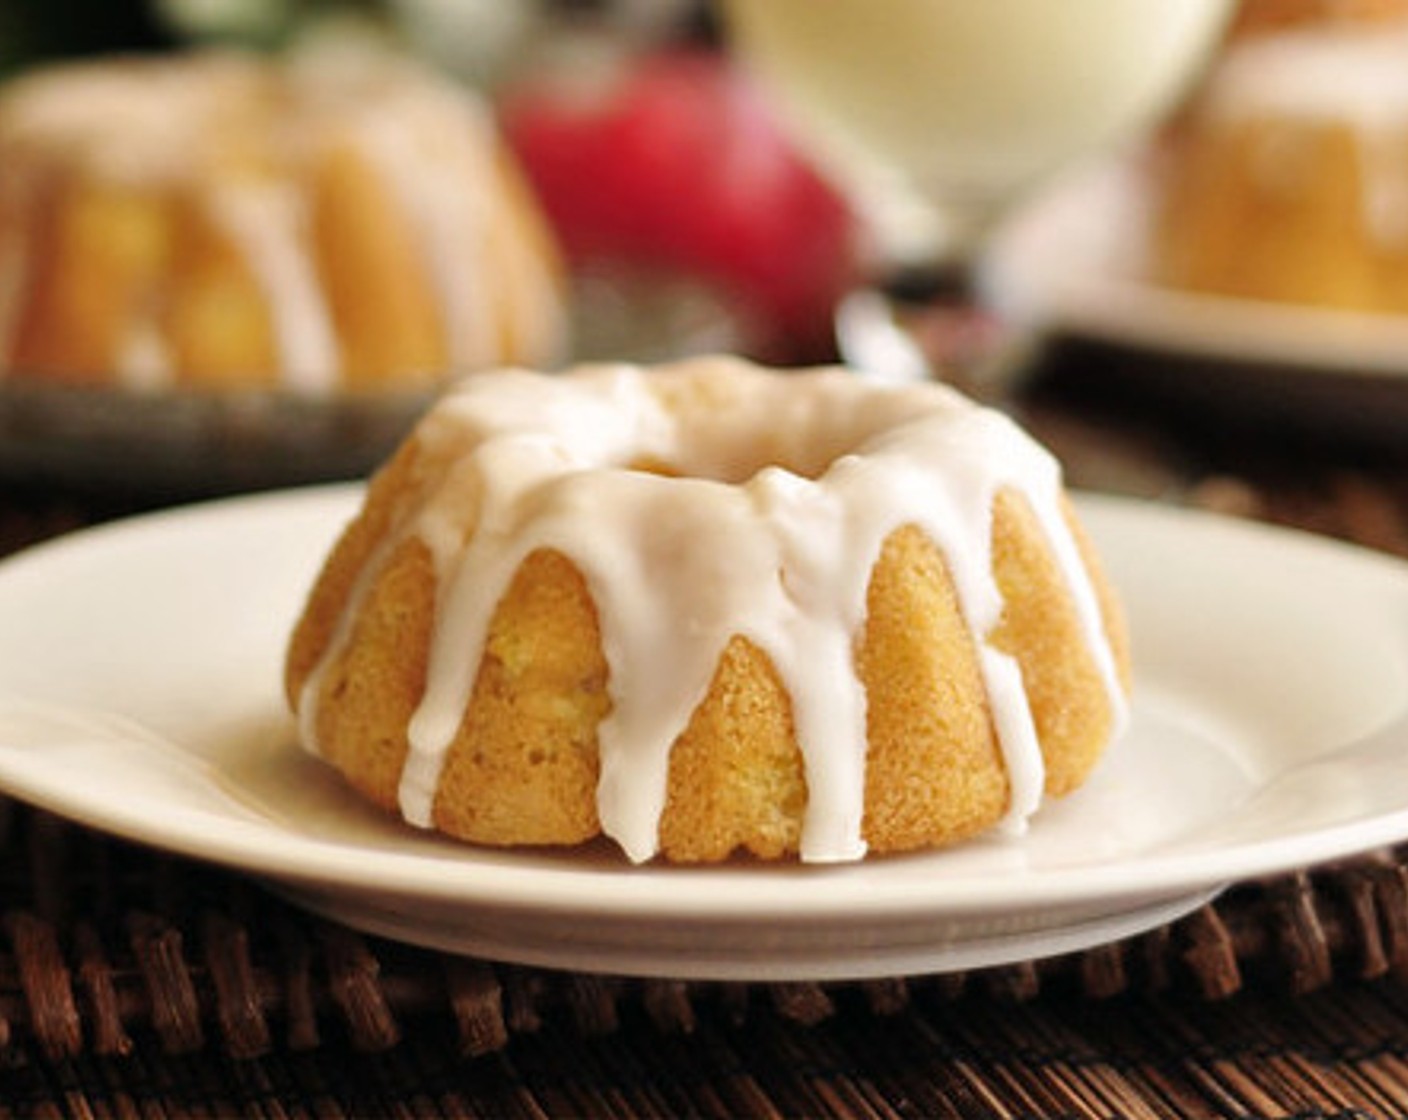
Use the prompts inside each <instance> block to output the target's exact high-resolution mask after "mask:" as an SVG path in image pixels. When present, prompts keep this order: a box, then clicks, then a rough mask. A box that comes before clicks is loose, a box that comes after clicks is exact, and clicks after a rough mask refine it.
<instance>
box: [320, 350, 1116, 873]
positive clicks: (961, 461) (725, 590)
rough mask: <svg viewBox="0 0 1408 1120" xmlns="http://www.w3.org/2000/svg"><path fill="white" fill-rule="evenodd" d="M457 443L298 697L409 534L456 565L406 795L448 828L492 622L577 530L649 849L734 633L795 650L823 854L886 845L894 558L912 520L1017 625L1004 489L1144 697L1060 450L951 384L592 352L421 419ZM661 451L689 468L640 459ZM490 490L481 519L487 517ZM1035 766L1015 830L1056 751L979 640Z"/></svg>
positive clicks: (804, 850)
mask: <svg viewBox="0 0 1408 1120" xmlns="http://www.w3.org/2000/svg"><path fill="white" fill-rule="evenodd" d="M415 438H416V439H418V440H419V441H420V444H421V449H422V451H423V453H425V454H426V455H428V456H429V457H431V458H432V459H434V458H435V457H437V456H443V457H446V458H448V459H449V460H451V461H452V463H453V465H452V466H451V467H450V468H449V469H448V471H447V473H446V474H445V476H444V477H443V478H442V479H441V481H440V482H439V484H438V485H436V486H434V487H432V488H430V490H429V491H428V492H427V493H426V494H424V495H421V496H420V498H419V505H418V506H417V508H416V509H415V510H414V511H413V512H412V513H411V514H410V515H409V516H408V517H406V518H405V520H404V523H403V524H402V525H401V526H400V527H399V529H398V530H397V532H395V533H393V534H392V535H391V536H390V537H389V538H388V539H387V540H385V541H383V542H382V544H381V545H380V547H379V551H378V554H377V555H375V556H373V558H372V560H371V562H370V563H368V565H367V566H366V569H365V570H364V572H363V574H362V578H361V584H360V586H359V589H357V590H354V593H353V596H352V600H353V601H352V602H351V603H350V604H349V606H348V608H347V610H346V613H345V614H344V618H343V625H342V627H341V628H340V630H339V633H337V634H335V635H334V638H333V640H332V642H331V644H330V647H329V649H328V650H327V651H326V652H325V654H324V657H323V661H322V664H321V665H320V666H319V667H318V668H317V669H315V671H314V672H313V673H312V674H311V675H310V677H309V679H308V680H307V681H306V682H305V684H304V688H303V693H302V696H301V697H300V702H299V713H300V720H301V723H302V727H303V729H304V742H305V745H307V746H308V747H309V748H310V749H313V750H316V743H315V742H313V739H312V735H311V732H312V728H313V727H314V725H315V724H316V719H315V717H314V714H313V713H314V711H315V709H316V705H317V702H318V697H319V694H320V692H321V679H322V676H323V674H324V673H325V671H326V669H327V666H328V665H329V664H331V663H332V662H333V661H334V660H335V659H336V657H337V656H338V652H339V648H340V646H341V645H342V643H343V642H344V641H345V640H346V636H347V633H348V632H349V630H350V626H349V625H348V621H347V620H348V619H350V618H351V617H352V616H353V615H354V614H355V612H356V600H357V599H358V598H359V595H360V594H361V593H364V592H365V591H366V589H367V588H368V587H369V586H370V584H371V581H372V580H373V579H374V578H375V573H376V569H377V568H378V567H379V565H380V564H381V563H382V562H383V561H384V559H385V557H386V556H388V555H389V554H390V552H391V551H392V550H393V549H394V548H395V547H396V545H397V544H398V543H399V542H400V541H402V540H404V539H406V537H407V535H412V534H413V535H415V536H417V537H419V538H420V539H421V540H422V541H424V543H425V544H426V546H427V547H428V549H429V551H430V553H431V555H432V557H433V560H434V564H435V568H436V571H437V575H438V579H439V591H438V603H437V612H438V614H437V623H436V628H435V633H434V638H433V644H432V649H431V651H430V663H429V665H430V667H429V672H428V680H427V684H426V688H425V692H424V695H423V697H422V700H421V703H420V706H419V709H418V710H417V711H416V713H415V716H414V718H413V719H412V721H411V725H410V728H409V734H408V738H409V741H410V751H409V754H408V758H407V763H406V766H405V769H404V772H403V774H402V779H401V784H400V802H401V809H402V812H403V814H404V815H405V817H406V819H407V820H408V821H410V822H411V823H413V824H417V825H421V826H429V825H430V823H431V810H432V805H433V801H434V796H435V789H436V786H437V783H438V780H439V775H440V772H441V768H442V767H443V765H444V762H445V756H446V753H447V751H448V748H449V746H450V744H451V742H452V740H453V739H454V736H455V734H456V732H457V729H458V728H459V726H460V724H461V722H462V720H463V717H464V714H465V709H466V707H467V705H468V703H469V700H470V695H471V692H472V689H473V685H474V680H475V676H476V672H477V667H478V664H479V658H480V655H481V651H482V648H483V645H484V641H485V636H486V633H487V630H488V626H489V622H490V619H491V617H492V615H493V612H494V610H495V608H496V606H497V605H498V602H499V600H500V598H501V597H502V595H503V593H504V592H505V590H506V589H507V587H508V584H509V582H510V581H511V580H512V578H513V576H514V574H515V572H516V571H517V569H518V567H519V565H520V564H521V563H522V562H523V560H524V559H525V558H526V557H527V556H528V555H529V554H530V553H532V552H534V551H535V550H538V549H544V548H547V549H555V550H558V551H560V552H562V553H563V554H564V555H566V556H567V557H568V558H569V559H570V560H571V561H572V562H573V563H574V564H575V565H576V566H577V568H578V569H579V570H580V572H581V573H582V576H583V578H584V579H585V581H586V583H587V586H588V589H589V591H590V593H591V595H592V598H593V600H594V602H595V603H596V605H597V610H598V617H599V622H600V627H601V637H602V648H603V652H604V654H605V658H606V662H607V665H608V667H609V678H608V688H609V690H610V698H611V701H612V708H611V710H610V712H609V714H608V715H607V717H606V718H605V719H604V720H603V722H602V723H601V725H600V727H599V728H598V739H599V745H600V755H601V772H600V783H599V787H598V810H599V815H600V819H601V824H602V829H603V831H604V832H605V833H606V834H607V835H609V836H611V837H612V838H614V839H615V840H616V841H617V842H618V843H619V844H620V845H621V847H622V848H623V849H624V850H625V851H626V853H627V855H628V856H629V857H630V858H631V859H633V860H637V861H640V860H645V859H648V858H650V857H651V856H652V855H653V854H654V853H655V851H656V846H657V830H658V823H659V818H660V814H661V812H662V810H663V807H664V802H665V792H666V786H667V775H668V766H669V751H670V747H671V745H672V744H673V742H674V741H675V739H676V737H677V736H678V735H679V734H680V733H681V732H682V731H683V730H684V728H685V726H686V725H687V723H688V721H689V719H690V716H691V714H692V713H693V711H694V709H695V707H696V706H697V705H698V703H699V702H700V701H701V700H702V699H703V697H704V695H705V694H706V692H707V690H708V687H709V684H710V682H711V680H712V677H713V674H714V672H715V669H716V666H717V662H718V659H719V656H720V654H721V653H722V652H723V649H724V647H725V645H726V644H727V643H728V641H729V640H730V639H731V638H732V637H734V636H735V635H741V636H743V637H746V638H747V639H749V640H750V641H752V642H753V643H754V644H755V645H757V646H758V647H759V648H760V649H761V650H762V651H763V652H764V653H766V654H767V656H768V657H769V658H770V659H771V661H772V663H773V665H774V667H775V669H776V671H777V673H778V675H779V678H780V679H781V681H782V683H783V684H784V686H785V687H786V689H787V690H788V692H789V694H790V695H791V697H792V713H793V720H794V725H795V730H796V734H797V738H798V742H799V745H800V747H801V750H802V755H803V759H804V766H805V776H806V782H807V788H808V805H807V810H806V816H805V819H804V822H803V829H802V836H801V845H800V847H801V857H802V859H803V860H808V861H817V862H827V861H838V860H850V859H856V858H859V857H860V856H861V855H863V854H864V851H865V845H864V841H863V840H862V837H861V818H862V811H863V795H864V770H865V752H866V727H865V693H864V687H863V685H862V684H861V682H860V679H859V677H858V675H857V673H856V671H855V667H854V664H853V645H854V641H855V637H856V635H857V634H858V633H859V632H860V629H861V628H862V626H863V624H864V620H865V610H866V594H867V590H868V586H869V581H870V576H871V571H872V568H873V567H874V564H875V562H876V560H877V558H878V557H879V554H880V550H881V547H882V545H883V543H884V541H885V539H886V538H887V537H888V536H889V534H890V533H891V532H892V531H893V530H895V529H896V528H899V527H900V526H903V525H907V524H913V525H916V526H918V527H919V528H920V529H921V530H923V531H924V532H925V533H926V534H928V536H929V537H930V538H931V539H932V540H933V541H934V542H935V544H936V545H937V546H938V548H939V549H940V551H941V552H942V554H943V555H944V557H945V560H946V563H947V566H948V569H949V572H950V575H951V577H952V580H953V583H954V587H955V590H956V592H957V595H958V600H959V603H960V605H961V607H962V610H963V611H964V614H965V617H966V618H967V620H968V622H969V625H970V627H971V629H972V630H973V631H974V633H975V634H978V635H986V634H988V633H989V632H990V631H991V630H992V629H993V627H994V626H996V625H997V623H998V621H999V618H1000V616H1001V613H1002V597H1001V593H1000V592H999V590H998V588H997V585H996V582H995V580H994V577H993V575H992V564H991V538H992V523H991V522H992V509H993V500H994V498H995V497H996V495H997V493H998V492H999V491H1001V490H1003V489H1006V488H1011V489H1014V490H1016V491H1018V492H1020V493H1021V494H1022V495H1024V496H1025V498H1026V499H1027V501H1028V503H1029V504H1030V506H1031V508H1032V510H1033V512H1034V514H1035V516H1036V517H1037V519H1038V521H1039V523H1040V525H1041V527H1042V530H1043V532H1044V533H1045V536H1046V538H1047V541H1048V543H1049V546H1050V548H1051V550H1052V553H1053V555H1054V558H1055V561H1056V563H1057V564H1058V565H1059V567H1060V569H1061V570H1062V572H1063V574H1064V578H1065V580H1066V582H1067V584H1068V586H1069V589H1070V592H1071V595H1072V598H1073V601H1074V603H1075V608H1076V612H1077V615H1078V617H1079V619H1080V623H1081V626H1082V627H1083V629H1084V631H1085V635H1086V640H1087V643H1088V646H1089V648H1090V650H1091V651H1092V653H1093V655H1094V659H1095V662H1096V664H1097V666H1098V668H1099V671H1100V673H1101V674H1102V676H1103V677H1104V680H1105V682H1106V685H1107V687H1108V690H1109V695H1110V699H1111V704H1112V709H1113V711H1114V713H1115V721H1116V723H1117V724H1118V723H1120V722H1122V720H1123V718H1124V708H1125V700H1124V693H1123V689H1122V687H1121V685H1120V683H1119V680H1118V675H1117V671H1116V667H1115V657H1114V654H1113V652H1112V651H1111V649H1110V646H1109V643H1108V641H1107V639H1106V636H1105V630H1104V626H1103V621H1102V618H1101V615H1100V609H1099V604H1098V601H1097V596H1096V593H1095V591H1094V588H1093V586H1092V585H1091V582H1090V579H1089V576H1088V574H1087V572H1086V570H1085V567H1084V565H1083V563H1082V562H1081V558H1080V555H1079V551H1078V548H1077V545H1076V543H1075V541H1074V540H1073V538H1072V537H1071V535H1070V533H1069V531H1068V528H1067V526H1066V524H1065V521H1064V518H1063V515H1062V509H1061V493H1062V490H1061V485H1062V484H1061V477H1060V469H1059V467H1058V465H1057V463H1056V461H1055V460H1054V459H1053V458H1052V457H1051V456H1050V455H1049V454H1048V453H1047V452H1046V451H1045V450H1043V449H1042V448H1041V447H1040V446H1039V445H1037V444H1036V443H1035V442H1034V441H1033V440H1031V439H1030V438H1029V437H1027V436H1026V435H1025V434H1024V433H1023V432H1021V431H1020V430H1019V429H1018V428H1017V427H1016V426H1015V425H1014V424H1012V423H1011V422H1010V421H1009V420H1008V419H1007V418H1006V417H1004V416H1002V415H1001V414H999V413H997V412H994V411H991V410H988V409H983V408H980V407H978V406H977V405H975V404H973V403H972V402H970V401H968V400H967V398H964V397H962V396H960V395H959V394H957V393H955V392H953V391H951V390H948V389H946V388H944V387H941V386H938V385H934V384H915V385H880V384H877V383H874V382H869V381H865V380H863V379H860V378H857V377H856V376H854V375H853V374H851V373H848V372H846V371H843V370H840V369H822V370H811V371H799V372H793V373H788V374H773V373H767V372H764V371H761V370H759V369H757V368H755V367H752V366H749V365H747V364H745V363H743V362H741V361H737V360H734V359H725V358H704V359H695V360H692V361H689V362H684V363H679V364H677V365H674V366H670V367H662V368H659V369H656V370H654V371H650V372H647V371H644V370H641V369H639V368H636V367H631V366H594V367H582V368H579V369H577V370H574V371H571V372H569V373H567V374H561V375H555V376H547V375H542V374H532V373H526V372H521V371H507V372H500V373H493V374H483V375H478V376H473V377H470V378H467V379H465V380H464V381H462V382H461V383H460V384H459V386H458V387H457V388H456V390H455V391H453V392H452V393H450V394H449V395H447V396H446V397H445V398H444V399H443V400H442V402H441V403H440V404H439V405H437V407H436V408H435V409H434V410H432V412H431V413H430V414H429V415H428V416H427V418H426V419H425V420H424V421H423V422H422V424H421V425H420V427H419V428H418V430H417V433H416V436H415ZM640 463H661V464H666V465H668V466H669V468H671V471H672V473H674V474H675V475H676V476H674V477H665V476H663V475H661V474H657V473H653V472H651V471H648V470H641V469H633V465H634V464H640ZM467 509H468V510H477V517H475V519H474V520H475V523H476V524H475V528H474V531H473V533H472V534H471V535H470V537H469V538H468V540H465V539H464V535H463V534H464V514H465V511H466V510H467ZM978 652H979V660H980V666H981V670H982V674H983V676H984V678H985V681H986V684H987V688H988V692H989V696H990V700H991V704H992V709H993V712H994V719H995V727H996V731H997V734H998V737H999V741H1000V743H1001V748H1002V751H1003V754H1004V759H1005V762H1006V764H1007V771H1008V775H1009V781H1010V785H1011V805H1010V811H1009V815H1008V823H1009V825H1010V826H1014V827H1015V826H1020V824H1021V823H1022V822H1024V821H1025V819H1026V818H1027V816H1029V815H1030V813H1031V812H1033V811H1034V810H1035V809H1036V807H1037V805H1038V803H1039V801H1040V799H1041V794H1042V786H1043V783H1044V769H1043V765H1042V759H1041V751H1040V747H1039V744H1038V743H1037V740H1036V734H1035V730H1034V727H1033V723H1032V716H1031V712H1030V708H1029V706H1028V703H1027V699H1026V694H1025V690H1024V689H1023V686H1022V681H1021V673H1020V670H1019V669H1018V666H1017V663H1016V662H1015V660H1014V659H1012V658H1011V657H1009V656H1008V655H1006V654H1004V653H1002V652H1001V651H999V650H997V649H995V648H993V647H992V646H990V645H989V644H987V643H986V642H980V643H979V651H978Z"/></svg>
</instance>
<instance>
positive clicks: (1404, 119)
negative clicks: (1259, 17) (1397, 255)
mask: <svg viewBox="0 0 1408 1120" xmlns="http://www.w3.org/2000/svg"><path fill="white" fill-rule="evenodd" d="M1206 104H1207V108H1208V112H1209V113H1211V114H1212V115H1213V116H1214V117H1215V118H1218V119H1222V120H1225V121H1231V122H1242V121H1250V120H1272V121H1275V120H1289V121H1298V122H1302V123H1310V124H1317V125H1323V124H1342V125H1346V126H1348V127H1349V128H1350V129H1351V130H1352V131H1353V133H1354V135H1355V137H1356V139H1357V142H1358V150H1359V156H1360V175H1361V177H1362V180H1363V187H1362V189H1363V203H1362V207H1361V209H1362V212H1363V213H1364V215H1365V223H1366V227H1367V229H1368V231H1369V232H1370V233H1371V234H1372V235H1373V237H1374V239H1375V240H1376V241H1377V242H1378V243H1379V244H1382V245H1402V244H1403V243H1405V242H1408V154H1405V133H1406V132H1408V26H1406V25H1404V24H1402V23H1393V24H1389V25H1379V26H1374V25H1368V26H1354V25H1342V26H1336V27H1324V26H1311V27H1306V28H1300V29H1296V30H1291V31H1284V32H1279V33H1276V34H1267V35H1261V36H1257V37H1255V38H1252V39H1248V40H1246V41H1244V42H1239V43H1238V44H1237V45H1236V46H1235V47H1234V48H1233V49H1232V50H1230V51H1229V52H1228V54H1227V56H1226V57H1225V58H1224V59H1223V61H1222V62H1221V64H1220V65H1219V67H1218V68H1217V70H1216V72H1215V74H1214V77H1213V80H1212V81H1211V82H1210V84H1209V89H1208V95H1207V99H1206ZM1263 167H1264V169H1265V171H1266V173H1267V174H1269V175H1271V176H1275V175H1276V166H1275V161H1274V160H1271V161H1268V162H1265V163H1264V164H1263Z"/></svg>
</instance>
